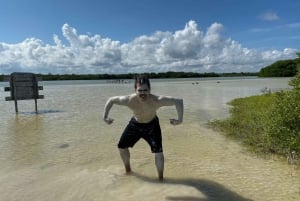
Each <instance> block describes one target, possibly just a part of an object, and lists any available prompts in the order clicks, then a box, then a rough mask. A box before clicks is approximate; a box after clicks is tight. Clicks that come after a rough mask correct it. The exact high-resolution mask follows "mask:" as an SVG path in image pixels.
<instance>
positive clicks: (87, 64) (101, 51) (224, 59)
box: [0, 21, 297, 74]
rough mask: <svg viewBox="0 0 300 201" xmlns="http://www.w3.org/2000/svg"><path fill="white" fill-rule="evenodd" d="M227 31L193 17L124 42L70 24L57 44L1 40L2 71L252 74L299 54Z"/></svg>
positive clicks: (0, 68)
mask: <svg viewBox="0 0 300 201" xmlns="http://www.w3.org/2000/svg"><path fill="white" fill-rule="evenodd" d="M222 31H223V25H222V24H219V23H213V24H212V25H211V26H210V27H208V28H207V30H206V31H202V30H200V29H199V28H198V26H197V24H196V22H195V21H189V22H188V23H187V24H186V25H185V27H184V28H183V29H182V30H178V31H175V32H174V33H171V32H161V31H157V32H155V33H153V34H152V35H143V36H140V37H137V38H135V39H134V40H133V41H131V42H129V43H124V44H121V42H119V41H113V40H111V39H110V38H102V37H101V36H100V35H92V36H91V35H80V34H78V33H77V30H76V29H75V28H73V27H71V26H69V25H68V24H64V25H63V26H62V34H63V37H64V40H61V39H60V38H59V37H58V36H57V35H54V36H53V41H54V44H52V45H51V44H45V43H43V41H41V40H39V39H36V38H28V39H25V40H24V41H23V42H21V43H17V44H7V43H0V73H5V74H6V73H12V72H14V71H27V72H35V73H128V72H130V73H136V72H165V71H187V72H190V71H195V72H241V71H243V72H248V71H259V69H260V68H261V67H265V66H266V65H269V64H270V63H272V62H274V61H276V60H280V59H288V58H295V56H296V54H295V53H296V52H297V50H294V49H289V48H287V49H285V50H283V51H279V50H270V51H264V52H261V51H258V50H254V49H248V48H245V47H243V46H242V44H240V43H239V42H237V41H234V40H232V39H230V38H224V37H223V35H222V34H223V33H222ZM62 41H67V43H66V44H64V43H63V42H62Z"/></svg>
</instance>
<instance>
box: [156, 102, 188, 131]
mask: <svg viewBox="0 0 300 201" xmlns="http://www.w3.org/2000/svg"><path fill="white" fill-rule="evenodd" d="M158 101H159V104H160V106H172V105H175V107H176V111H177V115H178V118H177V119H170V123H171V124H173V125H178V124H181V123H182V121H183V110H184V107H183V100H182V99H181V98H173V97H169V96H160V97H159V98H158Z"/></svg>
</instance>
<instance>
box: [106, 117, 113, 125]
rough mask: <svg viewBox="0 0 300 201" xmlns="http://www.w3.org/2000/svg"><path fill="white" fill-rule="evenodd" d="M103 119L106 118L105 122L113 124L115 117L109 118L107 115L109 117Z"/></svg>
mask: <svg viewBox="0 0 300 201" xmlns="http://www.w3.org/2000/svg"><path fill="white" fill-rule="evenodd" d="M103 120H104V121H105V123H107V124H108V125H109V124H112V123H113V122H114V120H113V119H111V118H108V117H107V118H104V119H103Z"/></svg>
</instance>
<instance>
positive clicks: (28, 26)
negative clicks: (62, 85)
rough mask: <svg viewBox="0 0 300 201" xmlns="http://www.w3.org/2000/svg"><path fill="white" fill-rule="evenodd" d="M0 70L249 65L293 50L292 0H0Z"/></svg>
mask: <svg viewBox="0 0 300 201" xmlns="http://www.w3.org/2000/svg"><path fill="white" fill-rule="evenodd" d="M0 6H1V12H0V27H1V32H0V73H4V74H7V73H11V72H15V71H30V72H35V73H128V72H130V73H136V72H165V71H188V72H190V71H194V72H256V71H259V70H260V69H261V68H262V67H265V66H266V65H269V64H271V63H273V62H275V61H277V60H283V59H293V58H296V52H298V51H300V15H299V10H300V1H299V0H284V1H283V0H282V1H281V0H278V1H274V0H252V1H246V0H107V1H102V0H77V1H72V0H43V1H41V0H9V1H8V0H7V1H5V0H0Z"/></svg>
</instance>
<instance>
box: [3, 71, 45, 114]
mask: <svg viewBox="0 0 300 201" xmlns="http://www.w3.org/2000/svg"><path fill="white" fill-rule="evenodd" d="M4 81H9V83H10V86H9V87H4V91H10V97H6V98H5V100H6V101H14V102H15V109H16V113H18V102H17V101H18V100H28V99H34V101H35V112H36V113H37V99H43V98H44V96H43V95H39V90H43V86H39V85H38V81H41V79H40V78H39V77H38V76H37V75H35V74H33V73H12V74H10V76H7V77H5V78H4Z"/></svg>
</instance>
